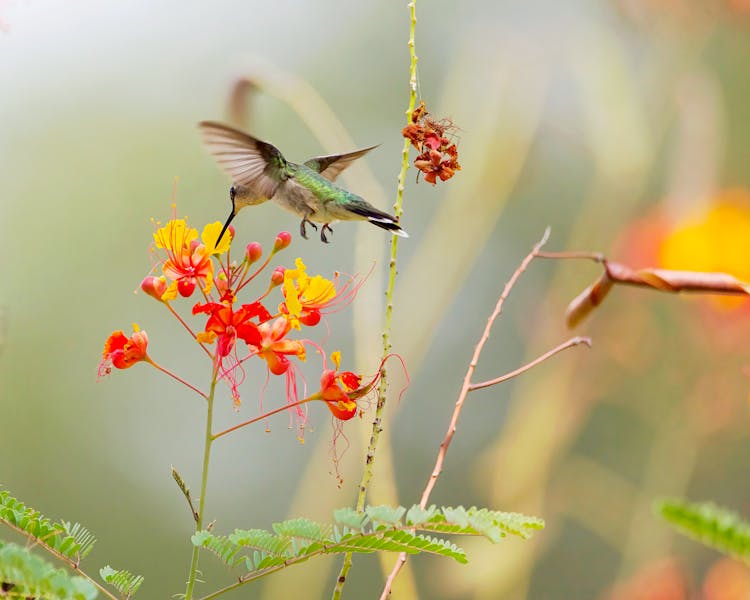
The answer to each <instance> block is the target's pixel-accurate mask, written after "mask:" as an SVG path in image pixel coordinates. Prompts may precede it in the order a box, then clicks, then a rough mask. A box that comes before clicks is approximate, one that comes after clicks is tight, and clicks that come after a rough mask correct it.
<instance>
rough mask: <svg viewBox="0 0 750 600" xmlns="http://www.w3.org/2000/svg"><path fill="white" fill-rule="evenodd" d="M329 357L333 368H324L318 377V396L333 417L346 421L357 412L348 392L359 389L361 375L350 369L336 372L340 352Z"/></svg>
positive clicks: (355, 404)
mask: <svg viewBox="0 0 750 600" xmlns="http://www.w3.org/2000/svg"><path fill="white" fill-rule="evenodd" d="M331 359H332V360H333V362H334V364H335V365H336V368H335V369H332V370H329V369H326V370H325V371H323V375H322V376H321V377H320V397H321V399H322V400H323V401H324V402H325V403H326V406H328V410H330V411H331V413H332V414H333V416H334V417H336V418H337V419H339V420H341V421H348V420H349V419H351V418H352V417H353V416H354V415H356V414H357V403H356V402H355V400H354V399H353V398H352V395H351V394H350V392H353V391H356V390H358V389H359V387H360V384H361V383H362V376H361V375H357V374H355V373H352V372H351V371H344V372H343V373H339V372H338V368H339V363H340V361H341V353H340V352H334V353H333V354H331Z"/></svg>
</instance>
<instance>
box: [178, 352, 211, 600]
mask: <svg viewBox="0 0 750 600" xmlns="http://www.w3.org/2000/svg"><path fill="white" fill-rule="evenodd" d="M217 372H218V364H217V367H216V368H214V373H213V376H212V377H211V390H210V391H209V392H208V397H207V398H206V400H207V404H208V406H207V410H206V436H205V439H204V445H203V474H202V476H201V494H200V499H199V501H198V518H197V519H196V520H195V531H196V532H198V531H201V530H202V529H203V517H204V515H205V509H206V485H207V483H208V463H209V460H210V458H211V444H212V443H213V435H212V433H211V429H212V427H213V416H214V392H215V391H216V381H217V377H216V375H217ZM199 550H200V548H198V546H193V554H192V557H191V559H190V576H189V578H188V583H187V590H186V591H185V600H192V598H193V588H194V587H195V579H196V577H197V574H198V551H199Z"/></svg>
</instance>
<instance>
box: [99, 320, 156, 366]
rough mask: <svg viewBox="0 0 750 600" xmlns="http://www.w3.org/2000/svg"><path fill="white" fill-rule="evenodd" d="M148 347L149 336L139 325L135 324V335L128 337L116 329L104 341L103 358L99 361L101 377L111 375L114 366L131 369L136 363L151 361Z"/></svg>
mask: <svg viewBox="0 0 750 600" xmlns="http://www.w3.org/2000/svg"><path fill="white" fill-rule="evenodd" d="M147 347H148V336H147V335H146V332H145V331H141V330H140V329H139V328H138V325H133V335H131V336H130V337H127V336H126V335H125V333H124V332H122V331H115V332H113V333H112V335H110V336H109V337H108V338H107V341H106V342H104V351H103V352H102V360H101V362H100V363H99V377H103V376H105V375H109V374H110V373H111V372H112V367H115V368H116V369H129V368H130V367H132V366H133V365H134V364H135V363H137V362H141V361H144V360H145V361H149V362H150V361H151V359H150V358H149V356H148V354H147V352H146V348H147Z"/></svg>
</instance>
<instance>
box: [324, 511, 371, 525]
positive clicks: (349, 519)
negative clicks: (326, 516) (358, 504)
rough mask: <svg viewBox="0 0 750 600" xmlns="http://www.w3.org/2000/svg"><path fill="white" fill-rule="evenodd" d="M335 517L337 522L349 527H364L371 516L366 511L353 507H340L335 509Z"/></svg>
mask: <svg viewBox="0 0 750 600" xmlns="http://www.w3.org/2000/svg"><path fill="white" fill-rule="evenodd" d="M333 518H334V519H335V520H336V522H337V523H340V524H341V525H343V526H344V527H348V528H349V529H362V528H363V527H364V526H365V525H366V524H367V522H368V521H369V520H370V517H368V516H367V514H366V513H363V512H357V511H356V510H354V509H353V508H349V507H347V508H338V509H336V510H334V511H333Z"/></svg>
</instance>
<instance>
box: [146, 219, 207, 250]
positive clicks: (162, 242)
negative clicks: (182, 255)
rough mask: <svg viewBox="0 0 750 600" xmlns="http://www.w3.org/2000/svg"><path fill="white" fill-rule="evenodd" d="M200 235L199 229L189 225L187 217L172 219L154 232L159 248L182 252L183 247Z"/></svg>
mask: <svg viewBox="0 0 750 600" xmlns="http://www.w3.org/2000/svg"><path fill="white" fill-rule="evenodd" d="M197 237H198V230H197V229H193V228H192V227H188V226H187V223H186V222H185V219H172V220H171V221H169V222H168V223H167V224H166V225H165V226H164V227H160V228H159V229H157V230H156V233H154V242H155V243H156V247H157V248H164V249H166V250H169V251H172V252H180V251H181V250H182V248H183V247H185V246H190V242H192V241H193V240H194V239H196V238H197Z"/></svg>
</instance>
